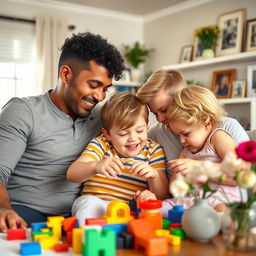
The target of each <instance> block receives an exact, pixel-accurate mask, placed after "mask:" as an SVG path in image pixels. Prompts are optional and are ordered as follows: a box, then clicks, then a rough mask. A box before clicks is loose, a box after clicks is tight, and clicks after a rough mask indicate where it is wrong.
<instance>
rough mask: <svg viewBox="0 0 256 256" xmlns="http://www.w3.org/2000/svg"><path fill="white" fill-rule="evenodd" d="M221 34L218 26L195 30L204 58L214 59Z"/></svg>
mask: <svg viewBox="0 0 256 256" xmlns="http://www.w3.org/2000/svg"><path fill="white" fill-rule="evenodd" d="M218 34H219V28H218V27H217V26H213V25H212V26H206V27H201V28H199V29H196V30H195V36H196V37H198V38H199V41H200V43H201V45H202V47H203V53H202V57H203V58H204V59H209V58H213V57H214V51H213V49H214V48H215V44H216V40H217V37H218Z"/></svg>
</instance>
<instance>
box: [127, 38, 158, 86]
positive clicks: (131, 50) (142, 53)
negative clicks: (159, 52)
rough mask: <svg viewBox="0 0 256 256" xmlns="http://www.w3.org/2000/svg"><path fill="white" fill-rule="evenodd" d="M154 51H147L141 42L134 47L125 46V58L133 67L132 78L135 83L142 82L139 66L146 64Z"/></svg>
mask: <svg viewBox="0 0 256 256" xmlns="http://www.w3.org/2000/svg"><path fill="white" fill-rule="evenodd" d="M153 50H154V49H147V48H146V47H145V46H144V45H142V44H140V42H138V41H136V42H135V43H134V44H133V45H132V46H130V45H124V46H123V51H124V57H125V59H126V61H127V62H128V63H129V64H130V65H131V67H132V78H133V80H134V81H137V82H139V81H140V80H141V72H140V69H139V65H140V64H141V63H144V62H145V61H146V59H147V58H148V57H149V55H150V54H151V53H152V51H153Z"/></svg>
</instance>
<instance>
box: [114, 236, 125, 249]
mask: <svg viewBox="0 0 256 256" xmlns="http://www.w3.org/2000/svg"><path fill="white" fill-rule="evenodd" d="M116 249H124V238H123V237H122V236H117V238H116Z"/></svg>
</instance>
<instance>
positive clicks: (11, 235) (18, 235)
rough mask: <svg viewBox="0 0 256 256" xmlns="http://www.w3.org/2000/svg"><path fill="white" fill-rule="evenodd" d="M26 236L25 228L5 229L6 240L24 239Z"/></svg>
mask: <svg viewBox="0 0 256 256" xmlns="http://www.w3.org/2000/svg"><path fill="white" fill-rule="evenodd" d="M26 237H27V235H26V229H22V228H17V229H8V230H7V237H6V239H7V240H24V239H26Z"/></svg>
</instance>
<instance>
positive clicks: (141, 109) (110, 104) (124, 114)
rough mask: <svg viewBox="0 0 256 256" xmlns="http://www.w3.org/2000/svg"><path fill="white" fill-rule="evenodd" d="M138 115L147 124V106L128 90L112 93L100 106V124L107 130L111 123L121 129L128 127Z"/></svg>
mask: <svg viewBox="0 0 256 256" xmlns="http://www.w3.org/2000/svg"><path fill="white" fill-rule="evenodd" d="M139 115H142V116H143V118H144V119H145V121H146V123H147V124H148V115H149V111H148V108H147V106H146V105H145V104H143V103H142V102H141V101H140V100H139V99H138V98H137V97H136V95H134V94H132V93H129V92H116V93H113V94H112V95H111V96H110V98H109V99H108V100H107V102H106V103H105V104H104V105H103V107H102V108H101V120H102V125H103V128H105V129H106V130H108V131H109V130H110V129H111V127H112V126H113V125H117V126H118V127H120V128H123V129H126V128H130V127H131V126H133V125H134V124H135V122H136V121H137V119H138V117H139Z"/></svg>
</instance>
